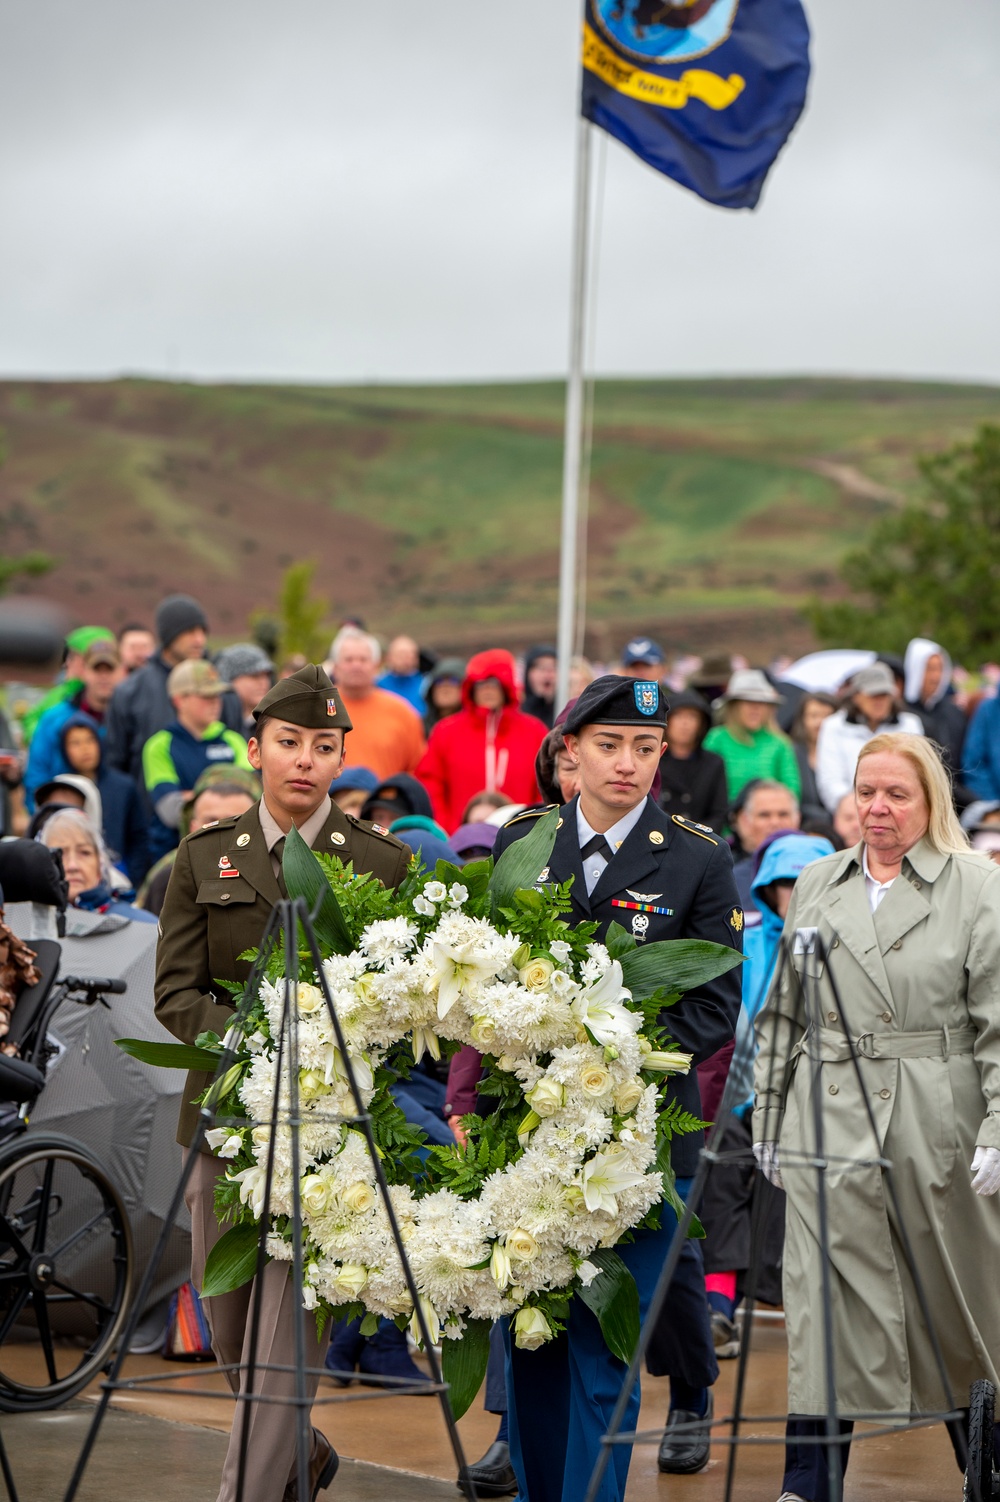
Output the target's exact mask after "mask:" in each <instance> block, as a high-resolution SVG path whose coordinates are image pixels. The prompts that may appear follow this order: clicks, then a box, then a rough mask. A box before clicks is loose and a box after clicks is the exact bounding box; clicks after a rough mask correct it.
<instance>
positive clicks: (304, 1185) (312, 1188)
mask: <svg viewBox="0 0 1000 1502" xmlns="http://www.w3.org/2000/svg"><path fill="white" fill-rule="evenodd" d="M299 1187H300V1190H301V1193H302V1208H303V1209H304V1210H305V1212H306V1214H307V1215H323V1214H325V1212H326V1211H327V1210H329V1208H330V1206H331V1205H332V1204H333V1202H334V1199H335V1198H336V1191H335V1189H334V1184H333V1180H332V1179H331V1177H330V1175H329V1174H322V1173H307V1174H306V1175H305V1177H304V1178H303V1179H302V1180H301V1182H300V1185H299Z"/></svg>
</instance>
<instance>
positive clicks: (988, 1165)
mask: <svg viewBox="0 0 1000 1502" xmlns="http://www.w3.org/2000/svg"><path fill="white" fill-rule="evenodd" d="M972 1175H973V1178H972V1187H973V1189H974V1190H975V1191H976V1193H977V1194H996V1192H997V1190H998V1189H1000V1147H977V1148H976V1151H975V1153H974V1154H973V1157H972Z"/></svg>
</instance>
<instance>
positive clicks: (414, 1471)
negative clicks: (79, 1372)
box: [0, 1326, 962, 1502]
mask: <svg viewBox="0 0 1000 1502" xmlns="http://www.w3.org/2000/svg"><path fill="white" fill-rule="evenodd" d="M5 1354H6V1353H5ZM18 1360H20V1361H23V1362H25V1363H26V1367H25V1370H28V1369H30V1368H31V1364H32V1363H34V1362H37V1361H38V1353H37V1352H36V1351H35V1349H34V1348H32V1347H24V1348H23V1351H19V1352H18ZM737 1365H738V1363H737V1362H735V1361H727V1362H724V1363H723V1366H722V1375H721V1377H720V1380H719V1383H718V1385H717V1387H716V1418H717V1420H719V1419H725V1418H726V1417H727V1416H728V1415H729V1414H730V1413H731V1407H732V1397H733V1388H734V1382H735V1377H736V1368H737ZM127 1374H128V1375H132V1376H138V1375H155V1374H170V1375H171V1377H172V1378H173V1379H176V1380H174V1381H172V1382H171V1383H170V1387H171V1389H172V1392H171V1393H168V1392H165V1391H164V1390H162V1389H155V1390H153V1389H150V1388H149V1387H145V1388H140V1389H136V1390H132V1391H128V1392H124V1393H121V1394H119V1395H118V1396H117V1397H116V1398H115V1400H114V1405H113V1408H112V1411H111V1413H110V1414H109V1415H108V1417H107V1419H106V1421H105V1424H104V1427H103V1428H102V1431H101V1435H100V1438H99V1441H98V1443H97V1445H96V1447H95V1450H94V1454H93V1457H92V1459H91V1463H90V1466H89V1468H88V1471H87V1475H86V1478H85V1483H84V1485H83V1487H82V1488H81V1490H80V1492H79V1494H78V1495H79V1499H80V1502H214V1499H215V1496H216V1482H217V1477H218V1474H219V1471H220V1469H221V1465H222V1456H223V1453H224V1450H225V1431H228V1428H229V1425H230V1423H231V1420H232V1403H231V1400H230V1399H229V1398H228V1396H226V1397H224V1396H222V1394H221V1391H220V1389H221V1387H222V1379H221V1378H220V1377H219V1376H218V1374H217V1373H216V1372H215V1371H214V1370H213V1368H212V1367H211V1366H210V1365H209V1366H195V1367H191V1366H182V1365H181V1364H180V1363H176V1362H164V1361H161V1360H159V1358H157V1357H135V1358H131V1359H130V1361H129V1362H128V1365H127ZM192 1388H197V1389H198V1390H199V1391H201V1390H212V1391H219V1392H220V1396H219V1398H217V1399H211V1398H205V1397H200V1396H195V1395H194V1394H193V1393H192V1392H191V1389H192ZM369 1391H370V1390H367V1389H363V1388H359V1387H352V1388H350V1389H347V1390H345V1391H343V1392H339V1393H338V1394H337V1396H336V1397H335V1399H334V1401H333V1402H331V1403H329V1404H324V1405H320V1406H317V1408H316V1409H315V1410H314V1415H313V1417H314V1422H315V1423H316V1424H317V1426H318V1427H319V1428H321V1429H323V1430H324V1431H325V1432H326V1433H327V1434H328V1435H329V1436H330V1438H331V1440H333V1442H334V1443H335V1445H336V1447H337V1449H338V1450H339V1451H340V1452H341V1455H342V1456H344V1457H345V1459H344V1461H343V1463H342V1466H341V1469H340V1472H339V1473H338V1476H337V1479H336V1481H335V1482H334V1485H333V1486H332V1487H331V1488H330V1490H329V1492H326V1493H323V1494H322V1495H323V1498H324V1499H327V1498H329V1499H331V1502H333V1499H336V1502H374V1499H379V1502H453V1499H457V1498H458V1496H459V1493H458V1491H457V1490H456V1488H455V1486H454V1481H453V1477H454V1474H455V1469H454V1463H453V1460H452V1456H451V1451H450V1447H449V1444H448V1438H447V1433H446V1430H445V1426H444V1421H443V1418H442V1415H441V1411H440V1408H439V1406H438V1402H437V1400H436V1399H435V1398H433V1397H404V1398H398V1397H388V1398H382V1397H379V1398H373V1399H372V1400H370V1401H365V1400H364V1396H363V1395H365V1394H366V1393H367V1392H369ZM94 1397H95V1393H94V1392H92V1393H91V1394H89V1395H88V1396H87V1397H85V1399H84V1400H83V1401H78V1402H75V1403H73V1404H70V1405H69V1406H68V1407H66V1408H63V1409H61V1410H58V1411H56V1412H53V1413H49V1414H37V1415H10V1414H4V1415H0V1433H2V1436H3V1441H4V1444H5V1445H6V1447H7V1450H8V1452H9V1455H10V1459H11V1465H12V1469H13V1472H14V1479H15V1482H16V1484H17V1487H18V1493H19V1502H59V1499H60V1498H61V1497H62V1495H63V1492H64V1490H65V1485H66V1481H67V1479H68V1477H69V1475H70V1473H71V1471H72V1468H73V1464H74V1462H75V1459H76V1456H77V1454H78V1453H79V1449H80V1446H81V1444H82V1441H83V1435H84V1433H85V1430H86V1427H87V1424H88V1423H89V1420H90V1417H91V1415H92V1412H93V1408H92V1404H93V1401H94ZM88 1398H89V1401H88ZM668 1402H669V1384H668V1383H667V1381H666V1379H663V1378H648V1377H647V1378H646V1379H645V1380H644V1382H643V1404H642V1413H641V1416H640V1428H641V1429H643V1430H650V1431H658V1430H659V1426H661V1425H662V1423H663V1420H664V1417H665V1415H666V1410H667V1406H668ZM746 1407H747V1409H748V1411H749V1413H750V1414H751V1415H756V1416H758V1417H757V1418H753V1417H751V1418H750V1419H749V1420H748V1421H747V1422H746V1425H745V1428H744V1431H743V1432H744V1435H745V1437H746V1438H747V1439H757V1438H759V1437H762V1436H768V1435H769V1436H772V1437H773V1436H775V1435H777V1434H779V1433H780V1425H776V1424H771V1425H766V1424H764V1423H762V1422H760V1419H759V1416H761V1415H767V1414H770V1415H777V1414H781V1413H783V1411H784V1407H785V1347H784V1334H783V1331H782V1330H781V1329H780V1328H775V1327H773V1326H770V1327H763V1328H758V1329H757V1331H756V1332H755V1336H754V1353H753V1356H752V1358H751V1360H750V1362H749V1365H748V1370H747V1383H746ZM459 1428H460V1432H461V1435H462V1440H463V1443H464V1445H465V1446H466V1451H467V1454H468V1456H469V1458H470V1459H473V1460H475V1459H478V1458H479V1456H480V1455H481V1454H483V1452H484V1451H485V1450H486V1449H487V1447H488V1446H489V1444H490V1441H491V1440H492V1438H493V1436H494V1433H495V1429H496V1421H495V1419H494V1418H493V1417H492V1415H490V1414H486V1413H484V1412H483V1410H482V1408H481V1407H480V1406H479V1405H478V1404H477V1405H474V1407H473V1408H472V1409H471V1410H470V1411H469V1413H468V1414H467V1415H466V1416H465V1418H463V1419H462V1421H461V1424H460V1426H459ZM716 1432H717V1433H719V1434H721V1433H723V1432H725V1430H724V1426H722V1425H718V1426H717V1429H716ZM658 1439H659V1434H658V1432H657V1433H656V1435H655V1439H654V1442H653V1443H651V1444H648V1445H640V1446H637V1447H636V1450H635V1453H634V1456H633V1460H632V1468H631V1472H630V1476H629V1486H628V1494H627V1502H723V1499H724V1498H725V1494H726V1469H727V1457H728V1448H727V1447H725V1446H723V1445H721V1444H717V1445H714V1446H713V1451H712V1458H711V1460H710V1461H709V1465H708V1467H707V1468H706V1470H704V1471H703V1472H701V1474H700V1475H698V1476H661V1475H660V1474H659V1472H658V1470H657V1467H656V1449H657V1443H658ZM347 1457H350V1459H348V1458H347ZM781 1462H782V1452H781V1448H780V1446H777V1445H759V1444H747V1445H744V1446H742V1447H741V1448H740V1449H739V1452H738V1455H737V1466H736V1475H735V1485H734V1488H733V1493H732V1495H733V1497H734V1498H735V1499H738V1502H775V1499H776V1498H777V1496H778V1493H779V1492H780V1489H781V1485H780V1483H781ZM961 1495H962V1484H961V1477H960V1476H959V1473H958V1471H957V1469H956V1467H955V1462H954V1459H953V1457H952V1451H951V1446H950V1444H949V1443H948V1439H947V1436H946V1434H945V1432H944V1429H943V1428H942V1427H940V1426H938V1427H936V1428H930V1429H923V1430H915V1431H912V1432H910V1433H904V1434H897V1435H892V1436H889V1437H884V1438H878V1439H872V1440H867V1441H863V1442H859V1443H856V1444H855V1446H854V1449H853V1451H852V1457H851V1466H850V1470H849V1472H848V1479H847V1488H846V1499H845V1502H883V1499H884V1502H890V1499H892V1502H960V1499H961ZM0 1499H4V1488H3V1483H2V1481H0ZM4 1502H6V1499H4ZM580 1502H582V1498H581V1499H580Z"/></svg>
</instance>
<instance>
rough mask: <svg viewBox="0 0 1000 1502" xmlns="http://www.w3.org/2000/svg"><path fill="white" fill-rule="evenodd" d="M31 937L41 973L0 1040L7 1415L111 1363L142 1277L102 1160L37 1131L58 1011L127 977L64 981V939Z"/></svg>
mask: <svg viewBox="0 0 1000 1502" xmlns="http://www.w3.org/2000/svg"><path fill="white" fill-rule="evenodd" d="M31 947H32V949H34V950H35V952H36V954H37V960H36V962H35V963H36V968H37V969H38V970H39V971H40V976H41V978H40V979H39V981H38V982H37V984H36V985H34V986H31V987H28V988H26V989H25V990H23V991H22V992H21V993H20V995H19V996H18V998H17V1003H16V1006H15V1008H14V1011H13V1016H12V1022H11V1027H10V1032H9V1034H8V1036H7V1037H6V1038H5V1039H4V1040H3V1041H4V1042H5V1043H6V1042H11V1043H15V1044H17V1047H18V1054H17V1056H6V1055H2V1054H0V1413H24V1412H32V1411H35V1412H37V1411H40V1410H44V1409H51V1408H57V1407H59V1406H60V1405H61V1404H63V1403H66V1402H68V1400H69V1399H70V1398H72V1397H74V1396H75V1395H76V1394H77V1393H79V1392H80V1391H82V1389H83V1388H84V1387H86V1386H87V1384H88V1383H90V1382H91V1381H92V1380H93V1379H94V1378H95V1377H96V1376H97V1375H98V1374H99V1373H100V1372H101V1371H102V1370H104V1369H105V1368H106V1367H107V1366H108V1364H109V1362H110V1359H111V1353H112V1351H113V1349H114V1347H115V1344H116V1341H117V1339H118V1337H119V1335H120V1333H121V1330H122V1327H123V1325H124V1323H125V1320H126V1317H127V1314H128V1307H129V1301H130V1298H131V1295H132V1292H133V1284H134V1281H135V1258H134V1254H133V1247H132V1232H131V1227H130V1224H129V1217H128V1215H127V1213H126V1210H125V1206H124V1204H123V1202H122V1198H121V1195H120V1194H119V1192H118V1190H117V1189H116V1187H115V1185H114V1183H113V1182H112V1181H111V1179H110V1178H109V1176H108V1173H107V1171H106V1170H105V1168H104V1167H103V1165H102V1164H101V1163H100V1162H99V1161H98V1159H97V1158H96V1157H95V1156H94V1154H93V1153H92V1152H91V1151H90V1150H89V1149H88V1148H87V1147H85V1146H84V1145H83V1144H82V1143H80V1142H76V1141H74V1140H73V1139H72V1138H70V1137H64V1136H61V1135H58V1134H56V1133H48V1132H41V1131H40V1132H33V1131H32V1130H31V1129H30V1117H31V1110H32V1107H33V1106H34V1104H35V1102H36V1101H37V1100H38V1098H39V1096H40V1095H41V1093H42V1091H43V1090H44V1088H45V1076H46V1067H47V1066H48V1065H49V1064H50V1062H51V1061H52V1059H53V1057H54V1056H55V1055H57V1054H58V1051H59V1045H58V1044H56V1043H53V1042H52V1041H51V1040H50V1038H49V1033H48V1029H49V1024H50V1022H51V1020H52V1018H53V1016H54V1015H55V1013H56V1011H57V1010H58V1009H59V1007H61V1006H64V1005H69V1004H77V1005H83V1006H90V1007H93V1006H98V1005H101V1004H102V1002H103V998H104V996H105V995H106V994H109V993H118V994H121V993H122V992H124V991H125V989H126V987H125V983H124V982H123V981H121V980H112V979H107V978H101V977H97V976H73V975H67V976H63V977H62V978H60V979H58V980H57V976H58V970H59V960H60V946H59V944H58V943H57V942H55V941H54V940H52V939H34V940H31ZM103 1004H104V1005H107V1003H106V1002H104V1003H103ZM26 1341H30V1342H32V1343H35V1344H36V1346H37V1348H38V1349H40V1352H41V1357H42V1364H43V1365H44V1372H40V1373H38V1374H37V1375H26V1374H25V1371H24V1366H25V1363H24V1361H23V1358H22V1359H21V1360H18V1359H17V1347H18V1346H19V1345H20V1346H21V1347H22V1350H23V1345H24V1343H25V1342H26Z"/></svg>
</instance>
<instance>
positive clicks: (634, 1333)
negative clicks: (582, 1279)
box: [577, 1247, 639, 1364]
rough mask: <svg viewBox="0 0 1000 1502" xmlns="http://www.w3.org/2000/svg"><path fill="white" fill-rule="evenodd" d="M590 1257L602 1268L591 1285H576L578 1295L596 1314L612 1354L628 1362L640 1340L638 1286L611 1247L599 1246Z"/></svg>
mask: <svg viewBox="0 0 1000 1502" xmlns="http://www.w3.org/2000/svg"><path fill="white" fill-rule="evenodd" d="M588 1260H589V1261H590V1262H594V1263H596V1265H597V1266H598V1267H599V1268H600V1269H601V1271H600V1273H599V1274H598V1276H597V1277H596V1278H595V1279H594V1281H593V1282H592V1283H591V1285H590V1287H589V1288H578V1289H577V1298H580V1299H582V1300H583V1302H584V1303H585V1304H586V1306H587V1308H588V1309H589V1310H590V1311H591V1313H592V1314H594V1315H595V1316H596V1318H597V1322H598V1324H599V1325H600V1327H601V1334H602V1335H603V1336H604V1343H605V1345H606V1346H607V1348H608V1350H609V1351H610V1352H611V1354H612V1355H613V1356H617V1357H618V1360H619V1361H624V1362H625V1363H626V1364H627V1363H628V1362H630V1361H631V1360H632V1357H633V1355H634V1353H635V1348H636V1345H637V1343H638V1340H639V1290H638V1288H637V1287H636V1284H635V1278H633V1276H632V1274H631V1272H630V1271H629V1269H628V1268H627V1267H626V1265H625V1263H624V1262H623V1261H622V1259H621V1258H620V1257H619V1255H618V1253H617V1252H613V1251H611V1250H610V1249H609V1248H608V1247H598V1249H597V1251H596V1252H591V1254H590V1257H589V1259H588Z"/></svg>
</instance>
